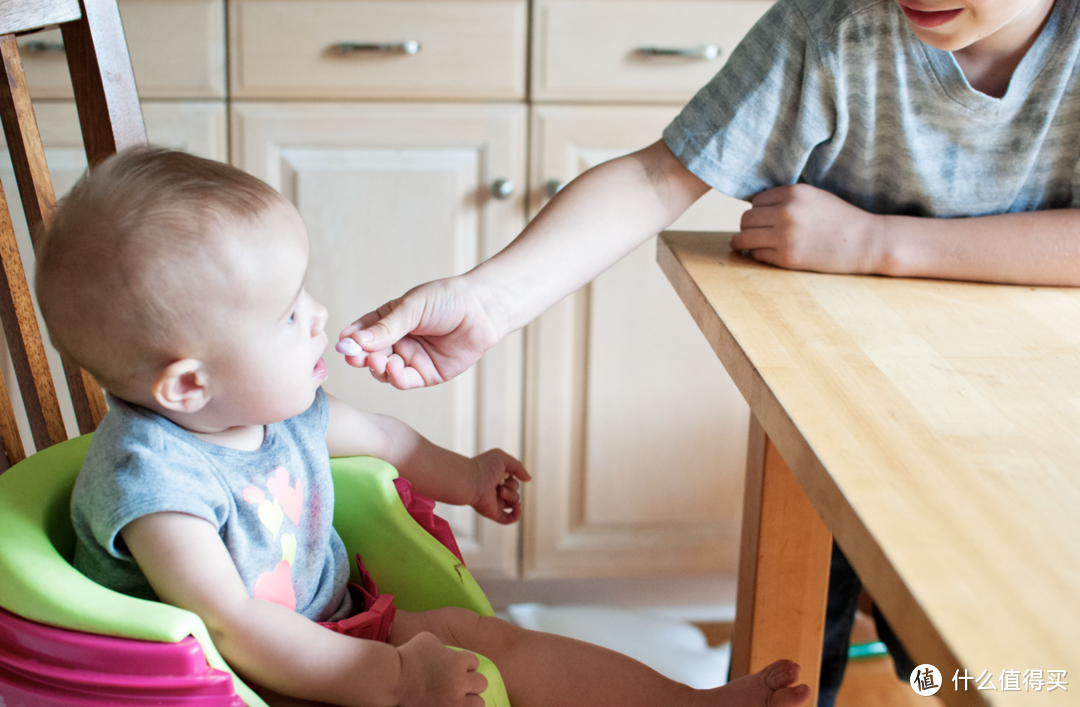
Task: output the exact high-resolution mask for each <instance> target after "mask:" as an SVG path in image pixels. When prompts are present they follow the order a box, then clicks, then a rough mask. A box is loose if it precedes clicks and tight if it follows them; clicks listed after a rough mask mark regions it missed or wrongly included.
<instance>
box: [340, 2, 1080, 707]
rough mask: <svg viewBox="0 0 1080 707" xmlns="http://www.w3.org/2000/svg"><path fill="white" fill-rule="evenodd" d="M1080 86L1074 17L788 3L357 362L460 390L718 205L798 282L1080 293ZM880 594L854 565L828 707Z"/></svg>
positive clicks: (439, 286)
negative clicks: (552, 313)
mask: <svg viewBox="0 0 1080 707" xmlns="http://www.w3.org/2000/svg"><path fill="white" fill-rule="evenodd" d="M1078 72H1080V2H1077V1H1076V0H1057V1H1056V3H1055V1H1054V0H780V1H779V2H777V3H776V5H775V6H773V7H772V8H771V9H770V10H769V12H768V13H766V15H765V16H764V17H763V18H762V20H761V21H760V22H759V23H758V24H757V25H756V26H755V27H754V28H753V29H752V30H751V31H750V33H749V34H748V36H747V37H746V38H745V40H744V41H743V42H742V43H741V44H740V45H739V47H738V48H737V49H736V50H735V51H734V52H733V53H732V55H731V57H730V59H729V60H728V62H727V64H726V65H725V66H724V68H723V69H722V70H721V71H720V73H718V74H717V75H716V77H715V78H714V79H713V80H712V81H711V82H710V83H709V84H708V85H707V86H705V87H704V88H703V89H702V90H701V91H700V92H699V93H698V95H697V96H696V97H695V98H694V99H693V100H692V101H691V102H690V103H689V105H687V106H686V108H685V109H684V110H683V112H682V113H681V115H679V117H678V118H676V120H675V121H674V122H673V123H672V124H671V125H670V126H668V128H667V129H666V130H665V131H664V135H663V140H662V141H660V142H657V143H656V144H654V145H652V146H650V147H648V148H646V149H644V150H642V151H640V152H637V153H634V154H631V155H628V156H626V157H622V158H620V159H616V160H613V161H611V162H608V163H605V164H602V165H599V166H598V167H596V168H594V169H592V170H589V171H588V172H586V173H584V174H583V175H581V176H580V177H579V178H578V179H576V180H574V181H573V182H571V183H570V184H569V185H567V187H566V188H565V189H563V190H562V191H561V192H560V193H559V194H558V195H557V196H556V197H555V198H554V199H552V201H551V202H550V203H549V204H548V205H547V206H546V207H545V208H544V209H543V211H541V212H540V214H539V215H538V216H537V217H536V218H535V219H534V220H533V221H532V222H531V223H530V224H529V226H528V227H527V228H526V229H525V231H523V232H522V234H521V235H520V236H519V237H518V238H517V239H516V240H515V241H514V242H513V243H511V244H510V245H509V246H508V247H507V248H506V249H505V250H504V251H502V252H501V253H499V254H498V255H496V256H495V257H494V258H492V259H491V260H489V261H487V262H485V263H482V264H481V265H480V266H478V267H477V268H476V269H474V270H473V271H472V272H469V273H467V274H465V275H463V276H461V277H456V278H450V279H448V280H441V281H436V282H433V283H428V284H426V285H423V286H421V287H418V288H415V289H414V290H412V291H410V292H409V293H407V294H406V295H405V296H404V297H403V298H401V299H399V300H395V301H393V302H390V303H387V304H386V305H384V306H383V307H381V308H379V309H378V310H377V311H375V312H371V313H369V314H367V315H365V316H364V317H362V318H361V319H359V320H358V321H357V322H356V323H355V324H354V325H352V326H350V327H348V328H346V329H345V330H344V331H343V332H342V334H341V335H342V336H343V337H350V338H351V339H353V340H354V341H351V342H344V343H342V344H341V347H342V348H343V349H345V350H346V351H347V352H348V353H350V354H352V355H350V356H349V357H348V359H347V360H348V361H349V362H350V363H351V364H353V365H356V366H367V367H368V368H369V369H370V370H371V373H372V375H374V376H375V377H376V378H378V379H379V380H383V381H388V382H390V383H391V384H393V385H394V386H396V387H399V388H412V387H417V386H423V385H435V384H437V383H440V382H443V381H445V380H447V379H449V378H452V377H454V376H456V375H457V374H459V373H460V372H461V371H463V370H465V369H466V368H468V367H469V366H471V365H472V364H473V363H474V362H475V361H476V359H477V358H479V356H480V355H481V354H482V353H483V352H484V351H486V350H487V349H488V348H490V347H491V346H493V345H494V344H495V343H496V342H497V341H499V339H501V338H502V337H503V336H505V335H506V334H507V333H509V332H511V331H514V330H515V329H518V328H520V327H522V326H524V325H525V324H526V323H528V322H529V321H530V320H532V319H533V318H534V317H536V316H537V315H539V314H540V313H541V312H543V311H544V310H545V309H547V308H548V307H550V306H551V305H553V304H554V303H556V302H557V301H559V300H560V299H561V298H563V297H564V296H566V295H567V294H569V293H570V292H572V291H574V290H575V289H577V288H578V287H580V286H582V285H584V284H585V283H586V282H588V281H589V280H591V279H592V278H594V277H596V275H598V274H599V273H601V272H603V271H604V270H605V269H607V268H608V267H609V266H611V265H612V264H613V263H614V262H616V261H617V260H619V259H620V258H621V257H623V256H624V255H626V254H627V253H628V252H630V251H631V250H633V249H634V248H636V247H637V246H638V245H640V244H641V243H643V242H644V241H645V240H646V239H647V238H649V237H650V236H652V235H654V234H656V233H657V232H659V231H661V230H663V229H664V228H666V227H667V226H668V225H670V224H671V223H672V222H673V221H674V220H675V219H676V218H677V217H678V216H679V215H680V214H682V213H683V211H685V210H686V209H687V208H688V207H689V206H690V205H691V204H692V203H694V201H696V200H697V199H698V198H699V197H700V196H701V195H702V194H704V193H705V192H706V191H707V190H708V189H709V188H714V189H718V190H720V191H722V192H724V193H726V194H729V195H731V196H734V197H738V198H742V199H749V200H751V203H752V205H753V207H752V208H751V209H750V210H749V211H747V212H746V213H745V214H744V215H743V218H742V224H741V231H740V233H739V234H738V235H737V236H735V238H733V239H732V242H731V245H732V247H733V248H735V249H738V250H740V251H746V252H747V253H748V254H749V255H750V256H751V257H753V258H756V259H758V260H760V261H763V262H766V263H771V264H775V265H778V266H781V267H785V268H794V269H801V270H816V271H823V272H839V273H876V274H881V275H895V276H907V277H937V278H952V279H962V280H983V281H990V282H1006V283H1026V284H1044V285H1078V284H1080V211H1077V207H1078V206H1080V168H1078V158H1080V90H1078V89H1077V78H1078ZM641 329H642V331H641V336H643V337H648V336H649V335H650V334H649V323H648V322H642V324H641ZM860 586H861V585H860V583H859V580H858V577H857V576H856V575H855V574H854V572H852V571H851V568H850V566H849V565H848V564H847V561H846V560H845V559H844V557H843V555H842V554H841V553H839V551H838V550H837V551H835V552H834V562H833V574H832V579H831V586H830V599H829V617H828V619H827V632H826V646H825V656H824V661H823V665H822V685H821V691H820V693H819V695H820V700H819V705H820V706H822V707H824V706H826V705H831V704H832V699H833V697H834V696H835V692H836V689H837V688H838V687H839V684H840V679H841V678H842V677H843V666H844V662H845V661H846V653H847V640H848V635H849V634H850V628H851V619H852V617H853V615H854V611H855V607H856V604H857V600H858V595H859V591H860ZM879 628H881V630H882V631H883V632H885V633H886V635H888V633H889V632H888V630H887V627H885V626H884V624H881V625H880V626H879ZM894 647H895V648H896V653H897V655H902V653H901V651H900V650H899V647H898V646H897V645H896V644H895V643H894ZM901 664H903V661H902V660H901V661H898V665H901ZM907 670H908V671H910V667H909V668H907ZM904 679H907V675H904Z"/></svg>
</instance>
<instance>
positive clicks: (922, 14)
mask: <svg viewBox="0 0 1080 707" xmlns="http://www.w3.org/2000/svg"><path fill="white" fill-rule="evenodd" d="M896 2H897V4H898V5H900V9H901V10H903V12H904V16H905V17H907V20H908V23H909V24H910V25H911V28H912V30H914V32H915V34H916V36H918V38H919V39H921V40H922V41H924V42H926V43H927V44H929V45H930V46H932V47H935V48H937V49H941V50H944V51H950V52H953V51H959V50H961V49H966V48H968V47H971V46H973V45H975V44H976V43H978V42H981V41H982V40H984V39H987V38H993V39H992V40H991V41H992V43H993V45H994V49H995V50H996V51H1001V52H1005V53H1008V52H1010V51H1014V50H1016V49H1019V48H1020V47H1022V46H1024V44H1025V43H1026V42H1027V41H1028V40H1029V39H1030V38H1031V36H1032V35H1033V34H1034V33H1035V32H1037V31H1038V29H1039V28H1040V27H1041V26H1042V23H1043V20H1045V19H1046V17H1047V15H1048V14H1049V13H1050V10H1051V8H1053V6H1054V0H896Z"/></svg>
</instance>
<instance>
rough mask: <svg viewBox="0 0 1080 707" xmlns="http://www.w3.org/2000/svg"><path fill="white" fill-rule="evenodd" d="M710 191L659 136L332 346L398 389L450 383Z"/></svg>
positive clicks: (588, 175) (573, 185) (578, 182)
mask: <svg viewBox="0 0 1080 707" xmlns="http://www.w3.org/2000/svg"><path fill="white" fill-rule="evenodd" d="M708 189H709V187H708V186H707V185H706V184H705V183H704V182H702V181H701V180H700V179H698V178H697V177H696V176H694V174H693V173H691V172H690V171H689V170H688V169H686V167H684V166H683V164H682V162H680V161H679V160H678V159H677V158H676V157H675V156H674V155H673V154H672V153H671V151H670V150H669V149H668V148H667V145H665V144H664V142H663V141H660V142H657V143H655V144H653V145H651V146H649V147H647V148H645V149H644V150H641V151H639V152H635V153H633V154H630V155H626V156H624V157H620V158H618V159H615V160H611V161H610V162H605V163H604V164H601V165H598V166H596V167H594V168H592V169H590V170H589V171H587V172H585V173H584V174H582V175H581V176H580V177H578V178H577V179H575V180H574V181H572V182H570V183H569V184H567V185H566V187H565V188H564V189H563V190H562V191H560V192H559V193H558V194H557V195H556V196H555V198H553V199H552V200H551V201H550V202H549V203H548V204H547V205H546V206H545V207H544V209H543V210H542V211H541V212H540V213H539V214H538V215H537V216H536V218H534V219H533V220H532V221H531V222H530V223H529V225H528V226H527V227H526V228H525V230H524V231H522V233H521V235H519V236H518V237H517V238H516V239H515V240H514V242H513V243H511V244H510V245H509V246H507V247H506V248H505V249H503V250H502V251H501V252H500V253H499V254H498V255H496V256H495V257H493V258H491V259H490V260H487V261H485V262H483V263H481V264H480V265H478V266H477V267H476V268H474V269H473V270H472V271H470V272H468V273H466V274H465V275H462V276H459V277H453V278H448V279H445V280H436V281H434V282H429V283H427V284H425V285H421V286H420V287H417V288H414V289H412V290H410V291H409V292H407V293H406V294H405V295H404V297H402V298H400V299H397V300H394V301H392V302H388V303H387V304H385V305H383V306H382V307H380V308H379V309H378V310H376V311H374V312H370V313H368V314H366V315H364V316H363V317H361V318H360V319H359V320H357V322H356V323H354V324H353V325H351V326H349V327H347V328H346V329H344V330H343V331H342V333H341V336H342V337H343V338H344V337H352V338H353V339H355V340H356V341H352V342H343V343H339V348H338V350H339V351H341V352H342V353H344V354H346V357H347V358H346V360H348V362H349V363H350V364H352V365H354V366H367V367H368V368H369V369H370V370H371V373H372V375H374V376H375V377H376V378H378V379H380V380H382V381H384V382H385V381H389V382H390V383H391V384H392V385H394V387H397V388H417V387H421V386H428V385H435V384H438V383H442V382H444V381H447V380H449V379H451V378H453V377H454V376H456V375H458V374H459V373H461V372H462V371H464V370H466V369H468V368H469V367H470V366H472V365H473V364H474V363H475V362H476V361H477V360H478V359H479V358H480V356H481V355H483V353H484V352H485V351H487V350H488V349H489V348H491V347H492V346H494V345H495V344H496V343H497V342H498V341H499V340H500V339H502V338H503V337H504V336H506V335H507V334H508V333H510V332H512V331H515V330H516V329H520V328H521V327H523V326H524V325H525V324H527V323H528V322H530V321H532V320H533V319H534V318H535V317H536V316H537V315H539V314H540V313H541V312H543V311H544V310H546V309H547V308H549V307H550V306H551V305H553V304H555V303H556V302H558V301H559V300H561V299H562V298H563V297H565V296H566V295H568V294H570V293H571V292H573V291H574V290H576V289H577V288H579V287H581V286H582V285H584V284H585V283H587V282H589V281H590V280H592V279H593V278H595V277H596V276H597V275H599V274H600V273H601V272H603V271H604V270H606V269H608V268H609V267H611V266H612V265H613V264H614V263H615V262H617V261H618V260H619V259H621V258H622V257H623V256H625V255H626V254H627V253H629V252H630V251H632V250H633V249H634V248H636V247H638V246H639V245H641V244H642V243H644V242H645V241H646V240H647V239H648V238H649V237H650V236H654V235H656V234H657V233H659V232H660V231H662V230H664V229H665V228H667V227H668V226H669V225H671V223H672V222H673V221H674V220H675V219H676V218H678V217H679V216H680V215H681V214H682V213H683V212H684V211H686V209H687V208H689V207H690V205H691V204H693V203H694V202H695V201H697V199H698V198H700V197H701V196H702V195H703V194H704V193H705V192H706V191H708ZM357 341H358V342H359V344H358V343H357ZM361 344H362V346H363V349H364V350H363V351H361V350H359V349H360V345H361ZM366 352H371V353H366Z"/></svg>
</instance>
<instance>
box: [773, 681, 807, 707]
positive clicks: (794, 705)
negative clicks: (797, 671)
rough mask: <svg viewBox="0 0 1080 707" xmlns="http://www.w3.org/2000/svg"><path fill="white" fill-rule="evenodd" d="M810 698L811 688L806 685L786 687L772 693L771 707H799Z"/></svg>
mask: <svg viewBox="0 0 1080 707" xmlns="http://www.w3.org/2000/svg"><path fill="white" fill-rule="evenodd" d="M808 697H810V688H809V687H807V686H806V685H796V686H795V687H785V688H781V689H779V690H777V691H776V692H774V693H772V696H771V697H769V707H798V706H799V705H801V704H802V703H804V702H806V699H807V698H808Z"/></svg>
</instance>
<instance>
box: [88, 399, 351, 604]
mask: <svg viewBox="0 0 1080 707" xmlns="http://www.w3.org/2000/svg"><path fill="white" fill-rule="evenodd" d="M328 418H329V414H328V408H327V403H326V395H325V394H324V393H323V392H322V390H319V391H318V394H317V396H316V398H315V402H314V403H313V404H312V406H311V407H310V408H309V409H308V410H307V411H306V412H304V413H303V414H301V415H297V416H296V417H293V418H290V419H288V420H285V421H284V422H279V423H277V424H273V425H267V426H266V433H265V437H264V439H263V443H262V446H261V447H260V448H259V449H257V450H255V451H252V452H244V451H239V450H236V449H230V448H227V447H219V446H217V445H214V444H210V443H208V442H204V441H202V440H200V439H198V438H197V437H195V436H194V435H192V434H191V433H189V432H187V431H186V430H184V429H182V428H180V427H178V426H177V425H175V424H173V423H172V422H170V421H169V420H167V419H165V418H164V417H161V416H160V415H158V414H156V413H154V412H152V411H150V410H147V409H145V408H142V407H138V406H135V405H131V404H129V403H126V402H124V401H122V400H118V399H116V398H112V397H110V398H109V412H108V414H107V415H106V416H105V418H104V419H103V420H102V421H101V425H100V426H99V427H98V430H97V432H95V433H94V439H93V441H92V442H91V444H90V450H89V452H88V453H87V457H86V462H85V464H84V465H83V468H82V471H81V472H80V473H79V478H78V480H77V481H76V483H75V490H74V492H73V494H72V498H71V516H72V520H73V522H74V524H75V533H76V536H77V543H76V548H75V566H76V568H78V569H79V570H80V571H81V572H83V574H85V575H87V576H88V577H90V579H93V580H94V581H96V582H98V583H99V584H103V585H105V586H107V587H110V588H112V589H115V590H117V591H120V592H123V593H125V594H130V595H133V596H136V597H141V598H146V599H156V596H155V594H154V591H153V589H151V587H150V585H149V583H148V582H147V581H146V578H145V577H144V576H143V574H142V572H141V571H140V570H139V567H138V565H136V563H135V561H134V560H133V559H132V557H131V555H130V553H128V551H127V548H126V547H125V546H124V541H123V539H122V538H121V537H120V534H119V533H120V530H121V529H122V528H123V527H124V526H126V525H127V524H128V523H130V522H131V521H133V520H135V519H136V518H139V517H142V516H144V515H148V514H150V513H160V512H165V511H173V512H179V513H188V514H190V515H193V516H197V517H199V518H203V519H205V520H207V521H209V522H210V523H212V524H213V525H214V527H215V528H217V531H218V534H219V535H220V536H221V539H222V541H223V542H224V543H225V547H226V548H227V549H228V551H229V554H230V555H231V556H232V558H233V562H234V563H235V564H236V568H237V570H238V571H239V572H240V577H241V578H242V579H243V581H244V585H245V586H246V587H247V590H248V593H249V594H250V595H251V596H253V597H255V598H256V599H266V600H268V601H272V602H275V603H278V604H282V605H284V606H287V607H289V608H292V609H295V610H296V611H297V612H299V613H301V614H303V615H304V616H306V617H308V618H310V619H313V620H315V621H337V620H339V619H342V618H344V617H346V616H348V614H349V612H350V610H351V608H352V606H351V600H350V599H349V593H348V591H347V584H348V579H349V565H348V558H347V556H346V552H345V546H344V544H343V543H342V541H341V538H340V537H339V536H338V534H337V532H336V531H335V530H334V528H333V525H332V520H333V516H334V487H333V481H332V479H331V476H330V462H329V455H328V454H327V450H326V429H327V424H328V423H327V420H328Z"/></svg>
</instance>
